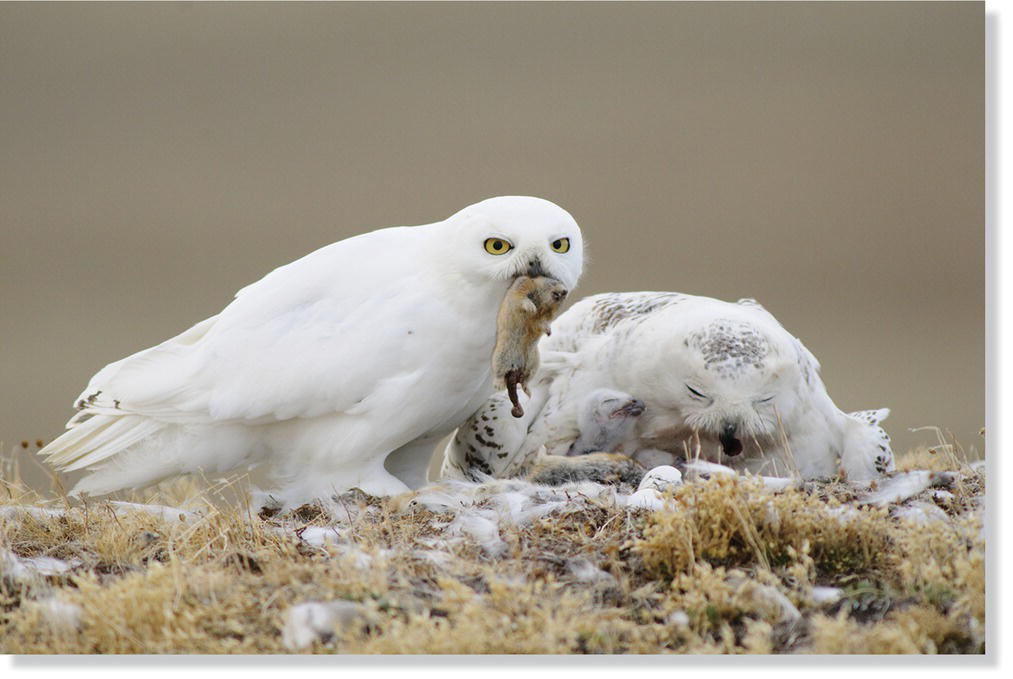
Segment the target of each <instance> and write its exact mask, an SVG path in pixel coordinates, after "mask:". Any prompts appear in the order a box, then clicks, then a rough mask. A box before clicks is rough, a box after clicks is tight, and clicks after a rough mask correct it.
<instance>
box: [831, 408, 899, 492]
mask: <svg viewBox="0 0 1013 679" xmlns="http://www.w3.org/2000/svg"><path fill="white" fill-rule="evenodd" d="M889 414H890V410H889V409H888V408H880V409H878V410H861V411H858V412H854V413H847V414H846V416H845V418H844V446H843V449H842V451H841V467H842V468H843V471H844V472H845V474H846V475H847V478H848V479H849V480H851V481H870V480H872V479H874V478H876V477H877V476H881V475H883V474H887V473H889V472H892V471H893V470H894V469H895V465H894V458H893V450H891V448H890V437H889V436H888V435H887V433H886V430H884V429H883V427H882V426H881V424H880V423H881V422H882V421H883V420H885V419H886V417H887V415H889Z"/></svg>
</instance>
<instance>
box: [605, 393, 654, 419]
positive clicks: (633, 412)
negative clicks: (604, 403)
mask: <svg viewBox="0 0 1013 679" xmlns="http://www.w3.org/2000/svg"><path fill="white" fill-rule="evenodd" d="M646 409H647V406H645V405H644V402H643V401H641V400H640V399H639V398H635V399H633V400H632V401H630V402H629V403H627V404H626V405H624V406H623V407H622V408H619V409H618V410H615V411H613V412H612V415H610V419H611V418H612V417H640V416H641V415H643V414H644V410H646Z"/></svg>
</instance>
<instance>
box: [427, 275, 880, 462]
mask: <svg viewBox="0 0 1013 679" xmlns="http://www.w3.org/2000/svg"><path fill="white" fill-rule="evenodd" d="M540 350H541V352H542V363H543V365H544V366H545V369H544V370H543V372H542V374H541V375H540V377H539V379H538V380H536V381H535V383H534V386H533V389H532V394H531V398H530V400H529V402H528V404H527V405H525V410H526V411H527V415H526V416H525V417H524V418H522V419H520V420H511V419H510V418H501V417H499V418H497V419H495V420H493V419H492V417H493V416H494V415H497V414H498V413H500V412H502V408H501V407H500V406H501V403H500V401H501V400H502V397H501V396H500V395H495V396H493V397H492V398H491V399H490V400H489V401H488V402H487V404H486V405H485V406H483V407H482V408H481V409H479V410H478V411H477V412H476V413H475V415H474V416H473V417H472V418H470V419H469V420H468V421H467V422H465V424H464V425H462V427H461V428H460V429H459V430H458V433H457V435H456V437H455V439H454V440H453V441H452V442H451V443H450V444H449V446H448V448H447V450H446V461H445V464H444V470H445V471H446V472H447V473H448V474H451V475H453V474H454V473H457V474H460V471H461V470H462V469H463V470H465V471H467V470H468V469H474V468H478V469H479V470H480V471H483V469H482V468H483V466H484V467H485V468H486V469H487V471H484V473H487V474H492V475H494V476H501V475H509V474H511V473H513V472H515V471H517V470H518V469H521V468H523V467H524V466H525V465H526V464H530V463H531V462H532V460H533V459H534V456H536V455H540V454H549V455H565V454H566V453H567V452H568V451H571V450H572V446H573V442H574V441H577V440H581V438H582V437H584V438H586V435H587V432H584V431H582V424H581V423H582V422H585V421H588V414H587V413H585V412H583V410H585V409H587V408H589V407H590V406H589V405H588V398H589V396H590V395H592V394H594V393H595V392H596V390H601V389H609V390H615V391H617V392H619V393H620V394H624V395H626V396H627V397H633V398H636V399H637V400H639V401H641V402H643V405H644V409H643V413H642V414H640V415H639V417H638V418H636V421H635V428H634V429H633V430H632V432H631V433H630V435H629V436H628V437H627V438H628V439H629V440H628V441H626V442H624V443H623V451H622V452H624V453H626V454H628V455H633V456H635V457H637V458H638V459H640V457H641V455H644V457H645V459H650V460H652V464H660V463H662V462H664V460H665V455H666V454H667V455H669V456H671V458H673V459H674V458H676V457H678V458H683V459H687V458H691V457H699V458H701V459H704V460H709V461H713V462H720V463H723V464H726V465H729V466H731V467H733V468H736V469H739V470H748V471H751V472H755V473H762V474H765V475H774V476H780V475H788V474H797V475H799V476H801V477H803V478H818V477H829V476H834V475H836V474H838V473H842V474H844V475H846V476H847V477H848V478H850V479H852V480H867V479H871V478H873V477H875V476H877V475H879V474H881V473H883V472H886V471H890V470H892V469H893V454H892V452H891V450H890V444H889V437H888V436H887V435H886V432H885V431H883V429H882V428H881V427H880V426H879V423H880V422H881V421H882V420H883V419H885V418H886V416H887V415H888V414H889V411H888V410H887V409H885V408H884V409H880V410H868V411H861V412H857V413H850V414H849V413H844V412H842V411H841V410H840V409H838V408H837V406H835V405H834V403H833V401H832V400H831V399H830V396H829V395H827V390H826V387H825V386H824V384H823V381H822V380H821V379H820V375H819V368H820V366H819V363H818V362H817V361H816V359H815V357H813V355H812V354H811V353H810V352H809V351H808V350H807V349H806V348H805V347H804V346H803V345H802V343H801V342H800V341H799V340H798V339H797V338H795V337H794V336H792V335H791V334H790V333H788V332H787V331H786V330H785V329H784V328H783V327H782V326H781V324H780V323H778V322H777V319H775V318H774V317H773V316H772V315H771V314H770V313H768V312H767V311H766V310H765V309H764V308H763V307H761V306H760V305H759V304H757V303H756V302H755V301H754V300H751V299H744V300H740V301H739V302H737V303H729V302H723V301H720V300H716V299H711V298H708V297H695V296H691V295H682V294H678V293H672V292H629V293H609V294H602V295H594V296H592V297H588V298H585V299H583V300H581V301H580V302H579V303H577V304H575V305H574V306H573V307H572V308H570V310H569V311H567V312H566V313H564V314H563V315H562V316H560V317H559V318H558V319H557V320H556V321H555V323H553V326H552V336H551V337H549V338H546V339H544V340H543V341H542V343H541V345H540ZM592 400H593V399H592ZM475 424H479V425H481V427H480V428H479V429H477V430H476V429H475V428H473V426H472V425H475ZM483 427H484V428H483ZM584 428H586V426H585V427H584ZM476 433H478V434H480V437H481V441H480V440H478V438H476ZM483 441H484V443H483ZM543 447H544V448H543ZM607 452H613V451H607ZM659 460H661V461H662V462H659Z"/></svg>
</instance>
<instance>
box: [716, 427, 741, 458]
mask: <svg viewBox="0 0 1013 679" xmlns="http://www.w3.org/2000/svg"><path fill="white" fill-rule="evenodd" d="M736 429H737V427H736V426H735V424H734V423H732V422H725V423H724V426H723V428H722V429H721V435H720V436H718V440H720V441H721V450H722V451H723V452H724V454H725V455H728V456H729V457H735V456H736V455H738V454H739V453H741V452H742V441H740V440H739V439H738V438H736V436H735V434H736Z"/></svg>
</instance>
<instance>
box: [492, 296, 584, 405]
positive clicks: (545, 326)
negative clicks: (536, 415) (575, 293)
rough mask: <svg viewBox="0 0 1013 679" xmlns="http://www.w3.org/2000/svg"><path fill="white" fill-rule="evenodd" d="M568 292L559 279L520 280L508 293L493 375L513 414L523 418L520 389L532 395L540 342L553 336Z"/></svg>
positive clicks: (499, 319)
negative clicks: (551, 328) (530, 382)
mask: <svg viewBox="0 0 1013 679" xmlns="http://www.w3.org/2000/svg"><path fill="white" fill-rule="evenodd" d="M566 293H567V289H566V288H565V287H564V286H563V284H562V283H560V282H559V281H557V280H556V279H555V278H548V277H546V276H537V277H535V278H531V277H528V276H518V277H517V279H516V280H514V282H513V284H512V285H511V286H510V288H509V289H508V290H507V293H506V296H505V297H504V298H503V303H502V304H501V305H500V307H499V315H498V316H497V317H496V348H495V349H494V350H493V352H492V375H493V379H494V380H495V382H494V385H495V387H496V389H506V390H507V394H508V395H509V396H510V402H511V403H513V404H514V407H513V410H511V411H510V413H511V414H512V415H513V416H514V417H522V416H523V415H524V409H523V408H521V404H520V401H519V400H518V398H517V386H518V385H520V386H521V387H522V388H523V389H524V393H526V394H528V395H529V396H530V395H531V394H530V392H529V391H528V380H529V379H531V376H532V375H534V374H535V372H537V370H538V340H539V338H541V336H542V335H548V334H549V324H550V323H551V322H552V319H554V318H555V317H556V315H557V314H558V313H559V307H560V306H562V304H563V300H565V299H566Z"/></svg>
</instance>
